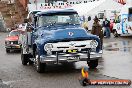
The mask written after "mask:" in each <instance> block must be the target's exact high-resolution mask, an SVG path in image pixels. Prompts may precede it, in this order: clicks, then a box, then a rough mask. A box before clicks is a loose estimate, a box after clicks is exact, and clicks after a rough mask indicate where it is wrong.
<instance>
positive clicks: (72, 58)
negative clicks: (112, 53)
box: [40, 52, 102, 63]
mask: <svg viewBox="0 0 132 88" xmlns="http://www.w3.org/2000/svg"><path fill="white" fill-rule="evenodd" d="M101 57H102V53H94V52H91V53H90V59H89V60H95V59H99V58H101ZM87 59H88V56H87V53H76V54H59V55H58V60H57V55H49V56H40V60H41V62H42V63H63V62H77V61H87Z"/></svg>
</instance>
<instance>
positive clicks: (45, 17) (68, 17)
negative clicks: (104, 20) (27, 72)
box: [21, 9, 101, 73]
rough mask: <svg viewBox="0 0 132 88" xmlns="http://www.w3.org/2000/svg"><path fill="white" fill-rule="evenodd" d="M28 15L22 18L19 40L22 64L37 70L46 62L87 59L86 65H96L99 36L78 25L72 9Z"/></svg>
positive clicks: (54, 62) (42, 69) (57, 62)
mask: <svg viewBox="0 0 132 88" xmlns="http://www.w3.org/2000/svg"><path fill="white" fill-rule="evenodd" d="M30 16H31V17H29V18H28V19H25V20H24V22H25V23H26V29H25V33H24V34H23V36H22V40H21V41H22V45H21V51H22V52H21V61H22V64H23V65H27V63H29V64H32V63H33V64H34V66H35V68H36V70H37V72H39V73H42V72H44V71H45V67H46V64H61V63H66V62H67V63H70V62H77V61H87V64H88V66H89V67H90V68H96V67H97V66H98V59H99V58H100V57H101V54H100V53H99V51H100V49H101V48H100V39H99V37H98V36H95V35H92V34H90V33H87V31H86V30H85V29H84V28H82V27H81V26H80V22H79V16H78V13H77V12H76V11H75V10H73V9H61V10H47V11H41V12H37V13H35V14H31V15H30Z"/></svg>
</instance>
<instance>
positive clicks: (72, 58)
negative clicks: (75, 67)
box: [67, 56, 79, 62]
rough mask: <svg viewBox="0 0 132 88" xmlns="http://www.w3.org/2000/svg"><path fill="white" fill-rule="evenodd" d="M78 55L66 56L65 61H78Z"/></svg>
mask: <svg viewBox="0 0 132 88" xmlns="http://www.w3.org/2000/svg"><path fill="white" fill-rule="evenodd" d="M78 60H79V57H77V56H75V57H67V61H68V62H73V61H78Z"/></svg>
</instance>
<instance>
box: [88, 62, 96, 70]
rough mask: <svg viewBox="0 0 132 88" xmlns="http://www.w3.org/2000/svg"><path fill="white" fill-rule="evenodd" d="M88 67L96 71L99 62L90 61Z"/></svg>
mask: <svg viewBox="0 0 132 88" xmlns="http://www.w3.org/2000/svg"><path fill="white" fill-rule="evenodd" d="M88 66H89V68H90V69H95V68H96V67H97V66H98V60H90V62H88Z"/></svg>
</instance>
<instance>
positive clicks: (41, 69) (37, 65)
mask: <svg viewBox="0 0 132 88" xmlns="http://www.w3.org/2000/svg"><path fill="white" fill-rule="evenodd" d="M45 67H46V63H41V62H40V56H39V55H38V52H37V51H36V53H35V68H36V71H37V72H38V73H44V72H45Z"/></svg>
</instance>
